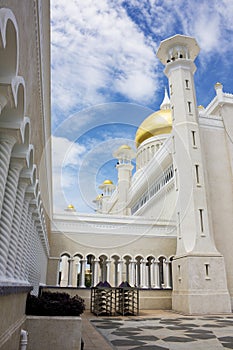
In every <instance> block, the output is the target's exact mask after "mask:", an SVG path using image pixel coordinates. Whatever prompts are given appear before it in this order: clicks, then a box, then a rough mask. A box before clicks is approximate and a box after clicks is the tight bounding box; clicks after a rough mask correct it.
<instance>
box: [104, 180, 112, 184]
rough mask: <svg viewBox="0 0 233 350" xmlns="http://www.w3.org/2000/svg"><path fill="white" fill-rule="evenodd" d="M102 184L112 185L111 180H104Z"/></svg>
mask: <svg viewBox="0 0 233 350" xmlns="http://www.w3.org/2000/svg"><path fill="white" fill-rule="evenodd" d="M103 185H113V182H112V181H111V180H105V181H104V182H103Z"/></svg>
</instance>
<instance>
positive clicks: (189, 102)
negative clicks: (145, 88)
mask: <svg viewBox="0 0 233 350" xmlns="http://www.w3.org/2000/svg"><path fill="white" fill-rule="evenodd" d="M25 23H26V24H27V25H25ZM198 53H199V47H198V44H197V42H196V40H195V39H194V38H191V37H187V36H183V35H175V36H173V37H171V38H168V39H166V40H164V41H162V42H161V44H160V46H159V49H158V52H157V57H158V59H159V60H160V61H161V63H162V64H163V65H164V67H165V69H164V73H165V75H166V76H167V78H168V86H169V96H170V98H169V97H168V93H167V92H166V91H165V96H164V100H163V101H162V103H161V106H160V109H159V110H158V111H157V112H155V113H153V114H151V115H149V116H148V117H147V118H146V120H145V121H144V122H143V123H142V124H141V125H140V126H139V128H138V131H137V133H136V135H135V143H136V152H135V151H134V150H133V149H132V148H130V147H129V146H128V145H122V146H121V147H119V148H118V149H116V150H115V151H114V153H113V157H115V158H116V162H117V166H116V168H117V171H118V183H117V184H116V185H114V184H113V183H112V181H111V180H110V179H106V180H105V181H104V182H103V183H102V184H100V186H99V189H100V194H99V195H98V197H97V198H96V199H95V200H94V202H95V205H96V213H94V214H80V213H78V212H76V211H75V208H74V207H73V206H72V205H70V206H69V207H68V208H67V210H65V211H64V212H63V213H61V214H56V213H53V212H52V190H51V188H52V186H51V181H52V170H51V145H50V136H51V128H50V116H51V108H50V4H49V1H47V0H40V1H39V0H34V1H27V0H21V1H20V2H17V1H11V0H2V1H1V8H0V310H1V315H2V318H1V323H0V349H4V350H8V349H9V350H12V349H16V348H17V349H18V348H19V344H20V334H22V332H23V334H24V335H25V332H26V331H25V330H26V329H27V324H28V323H27V321H28V320H27V317H26V315H25V301H26V297H27V293H28V292H31V293H34V294H37V293H38V290H39V286H47V288H48V287H50V288H52V289H53V290H57V289H59V290H61V288H62V290H65V291H68V292H69V293H70V294H72V293H75V294H77V292H78V294H79V295H80V296H83V297H84V298H85V300H86V302H87V307H88V302H89V301H90V289H89V287H90V286H95V285H96V284H98V282H99V281H108V282H109V283H110V284H111V285H112V286H113V287H114V286H118V285H119V284H120V283H121V282H122V281H127V282H128V283H129V284H130V285H131V286H135V287H138V288H140V308H141V309H156V308H157V309H171V308H172V309H173V310H176V311H178V312H183V313H186V314H200V313H202V314H203V313H204V314H216V313H228V312H231V311H232V307H233V255H232V247H233V234H232V230H233V215H232V213H233V191H232V186H233V184H232V178H233V176H232V175H233V142H232V141H233V119H232V118H233V95H232V94H229V93H226V92H224V91H223V86H222V84H221V83H216V85H215V90H216V96H215V97H214V99H213V100H212V101H211V102H210V104H209V105H208V106H207V107H206V108H204V107H197V103H196V94H195V85H194V78H193V76H194V72H195V70H196V67H195V63H194V61H195V59H196V57H197V55H198ZM134 158H136V171H135V173H133V171H132V170H133V164H132V160H133V159H134ZM77 288H78V290H77ZM29 336H30V335H29ZM21 345H22V344H21Z"/></svg>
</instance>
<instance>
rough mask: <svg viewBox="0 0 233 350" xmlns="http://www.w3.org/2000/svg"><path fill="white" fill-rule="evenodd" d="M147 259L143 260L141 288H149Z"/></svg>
mask: <svg viewBox="0 0 233 350" xmlns="http://www.w3.org/2000/svg"><path fill="white" fill-rule="evenodd" d="M146 263H147V261H146V260H142V261H141V265H140V266H141V285H140V287H141V288H147V286H146Z"/></svg>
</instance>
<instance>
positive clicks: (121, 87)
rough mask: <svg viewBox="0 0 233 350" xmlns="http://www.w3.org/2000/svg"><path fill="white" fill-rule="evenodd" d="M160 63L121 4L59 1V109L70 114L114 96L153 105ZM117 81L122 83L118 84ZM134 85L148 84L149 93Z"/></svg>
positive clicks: (55, 43)
mask: <svg viewBox="0 0 233 350" xmlns="http://www.w3.org/2000/svg"><path fill="white" fill-rule="evenodd" d="M157 64H158V63H157V61H156V58H155V54H154V50H153V47H152V45H151V43H150V42H149V41H148V42H147V39H146V37H145V36H144V35H143V33H142V31H141V30H140V29H139V28H138V27H137V26H136V25H135V24H134V23H133V22H132V20H131V19H130V18H129V17H128V16H127V14H126V12H125V10H124V8H123V7H121V6H120V1H108V0H98V1H97V0H86V1H81V2H80V1H69V2H66V3H65V4H64V2H63V1H62V0H56V1H55V0H53V2H52V82H53V91H52V94H53V107H54V110H57V111H59V112H61V111H62V112H66V113H67V112H68V113H69V112H70V111H71V110H73V109H74V108H77V109H80V108H82V107H86V106H89V105H94V104H97V103H103V102H106V101H107V100H108V98H109V96H107V95H108V94H110V95H111V94H112V93H113V94H114V93H121V94H124V95H125V96H126V97H128V98H130V99H131V100H134V101H135V100H137V101H138V102H139V103H140V101H143V102H149V101H151V99H152V98H153V96H154V92H155V89H156V84H157V81H156V75H155V73H154V71H155V68H156V65H157ZM136 72H142V73H140V74H136ZM116 78H118V79H119V80H120V81H121V84H117V83H116V84H115V83H114V81H115V79H116ZM134 82H135V83H134ZM134 85H137V86H145V87H146V93H145V91H144V90H143V88H137V89H133V86H134ZM126 86H127V87H128V89H127V88H126ZM103 89H104V90H105V93H103ZM67 95H68V96H67ZM55 117H56V116H55Z"/></svg>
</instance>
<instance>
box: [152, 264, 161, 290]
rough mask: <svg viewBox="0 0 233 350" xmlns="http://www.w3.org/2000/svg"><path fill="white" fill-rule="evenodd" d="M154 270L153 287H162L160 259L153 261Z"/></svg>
mask: <svg viewBox="0 0 233 350" xmlns="http://www.w3.org/2000/svg"><path fill="white" fill-rule="evenodd" d="M153 270H154V285H153V288H155V289H160V281H159V263H158V261H154V262H153Z"/></svg>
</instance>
